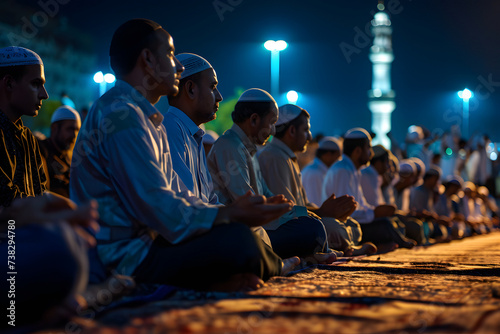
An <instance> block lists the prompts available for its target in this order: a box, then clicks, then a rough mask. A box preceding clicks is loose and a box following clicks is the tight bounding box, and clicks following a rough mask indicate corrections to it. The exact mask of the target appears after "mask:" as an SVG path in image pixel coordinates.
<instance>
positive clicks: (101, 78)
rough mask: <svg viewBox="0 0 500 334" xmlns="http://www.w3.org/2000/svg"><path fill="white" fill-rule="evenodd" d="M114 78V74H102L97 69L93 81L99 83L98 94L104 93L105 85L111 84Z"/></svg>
mask: <svg viewBox="0 0 500 334" xmlns="http://www.w3.org/2000/svg"><path fill="white" fill-rule="evenodd" d="M115 80H116V78H115V76H114V75H113V74H111V73H106V74H103V73H102V71H99V72H97V73H96V74H94V81H95V83H98V84H99V96H102V95H103V94H104V93H106V85H107V84H112V83H113V82H115Z"/></svg>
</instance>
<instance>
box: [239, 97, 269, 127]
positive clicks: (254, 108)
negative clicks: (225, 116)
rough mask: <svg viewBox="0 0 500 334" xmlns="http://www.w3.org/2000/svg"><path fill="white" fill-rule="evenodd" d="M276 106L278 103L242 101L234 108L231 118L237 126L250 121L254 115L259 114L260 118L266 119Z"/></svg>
mask: <svg viewBox="0 0 500 334" xmlns="http://www.w3.org/2000/svg"><path fill="white" fill-rule="evenodd" d="M275 106H276V103H275V102H272V101H260V102H251V101H240V102H238V103H236V105H235V106H234V110H233V112H232V113H231V118H232V119H233V122H234V123H236V124H240V123H243V122H244V121H246V120H247V119H249V118H250V116H252V114H257V115H259V117H260V118H263V117H266V115H267V114H268V113H269V112H270V111H271V109H272V108H273V107H275Z"/></svg>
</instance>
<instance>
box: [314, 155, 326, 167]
mask: <svg viewBox="0 0 500 334" xmlns="http://www.w3.org/2000/svg"><path fill="white" fill-rule="evenodd" d="M314 163H315V164H316V165H317V166H319V168H321V169H322V170H328V166H327V165H326V164H325V163H324V162H323V161H322V160H321V159H320V158H318V157H314Z"/></svg>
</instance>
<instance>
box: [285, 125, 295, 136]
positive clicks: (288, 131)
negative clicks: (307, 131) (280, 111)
mask: <svg viewBox="0 0 500 334" xmlns="http://www.w3.org/2000/svg"><path fill="white" fill-rule="evenodd" d="M286 132H287V133H288V134H289V135H290V136H291V137H295V134H296V133H297V128H296V127H295V125H290V126H289V127H288V129H287V130H286Z"/></svg>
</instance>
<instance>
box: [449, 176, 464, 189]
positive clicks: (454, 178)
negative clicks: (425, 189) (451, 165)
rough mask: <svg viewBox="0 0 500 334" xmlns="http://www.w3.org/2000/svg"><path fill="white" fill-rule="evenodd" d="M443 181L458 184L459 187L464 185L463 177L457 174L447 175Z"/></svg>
mask: <svg viewBox="0 0 500 334" xmlns="http://www.w3.org/2000/svg"><path fill="white" fill-rule="evenodd" d="M445 183H451V184H456V185H457V186H460V188H463V187H464V179H462V178H461V177H460V176H458V175H448V176H447V177H446V180H445Z"/></svg>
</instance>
